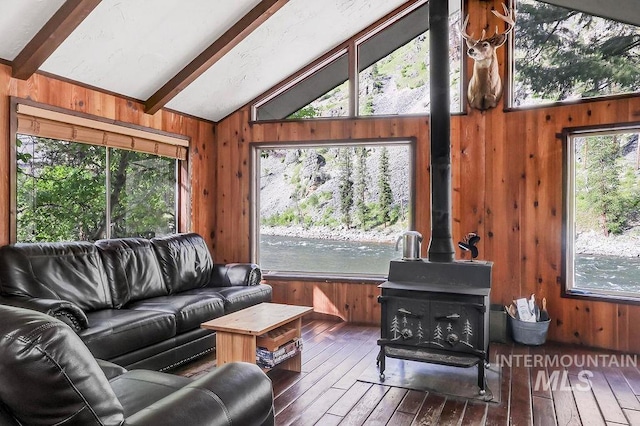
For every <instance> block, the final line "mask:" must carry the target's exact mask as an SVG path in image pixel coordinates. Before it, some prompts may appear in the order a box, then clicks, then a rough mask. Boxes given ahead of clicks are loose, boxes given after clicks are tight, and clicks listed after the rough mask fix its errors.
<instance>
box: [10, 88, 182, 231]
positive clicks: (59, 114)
mask: <svg viewBox="0 0 640 426" xmlns="http://www.w3.org/2000/svg"><path fill="white" fill-rule="evenodd" d="M9 103H10V120H9V137H10V152H9V163H10V164H9V173H10V176H9V194H10V196H9V198H10V201H9V203H10V205H9V243H15V242H17V235H18V230H17V226H18V223H17V194H18V191H17V164H16V162H17V146H16V138H17V135H18V133H21V132H20V130H19V124H18V119H19V117H20V115H21V112H20V110H22V114H23V117H24V116H25V115H26V114H25V111H27V112H28V113H30V114H31V116H32V117H37V116H42V117H40V118H38V119H42V120H49V121H54V122H56V123H57V124H58V125H60V126H65V125H66V126H69V128H71V129H73V128H74V127H76V128H79V127H82V128H83V129H84V130H87V131H90V132H94V134H97V133H100V134H103V135H107V137H106V138H105V139H104V141H105V142H106V143H101V144H96V143H89V144H90V145H96V146H106V147H111V148H118V149H130V150H136V149H134V148H133V146H134V145H135V143H136V141H140V142H142V143H143V145H144V146H145V148H148V147H149V146H152V147H153V146H160V145H162V146H165V147H168V152H169V153H171V152H173V153H175V155H166V154H164V153H159V152H158V151H155V152H154V150H156V149H157V148H152V149H151V150H149V149H146V150H145V149H137V151H139V152H145V153H148V154H155V155H161V156H164V157H170V158H174V159H175V160H177V163H176V232H185V231H186V230H188V229H189V228H190V217H191V205H190V203H189V202H188V201H189V198H190V197H189V193H190V189H191V188H190V184H189V175H190V161H189V149H188V147H189V146H190V144H191V138H190V137H189V136H185V135H181V134H177V133H170V132H165V131H162V130H158V129H154V128H151V127H145V126H140V125H135V124H131V123H126V122H122V121H118V120H111V119H108V118H105V117H100V116H96V115H92V114H87V113H83V112H79V111H74V110H69V109H65V108H60V107H56V106H53V105H47V104H43V103H40V102H34V101H32V100H30V99H24V98H18V97H14V96H11V97H10V98H9ZM52 118H53V119H54V120H51V119H52ZM72 131H73V130H72ZM26 134H29V133H26ZM110 134H112V135H115V136H118V137H119V140H122V138H125V139H126V140H128V141H129V146H128V147H123V146H121V144H115V143H114V144H110V143H109V136H108V135H110ZM31 135H32V136H41V137H48V136H47V135H46V134H45V135H39V134H31ZM55 138H56V139H59V138H58V137H55ZM68 141H69V142H77V143H87V142H86V141H84V142H83V141H80V140H68ZM149 144H151V145H149ZM165 150H166V148H165ZM178 156H180V157H178Z"/></svg>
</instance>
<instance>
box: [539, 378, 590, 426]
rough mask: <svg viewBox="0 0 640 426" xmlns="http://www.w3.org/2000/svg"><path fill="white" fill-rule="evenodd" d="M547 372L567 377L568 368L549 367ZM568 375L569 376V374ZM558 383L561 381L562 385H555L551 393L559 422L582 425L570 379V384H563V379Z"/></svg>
mask: <svg viewBox="0 0 640 426" xmlns="http://www.w3.org/2000/svg"><path fill="white" fill-rule="evenodd" d="M547 373H548V374H549V375H550V376H551V375H553V374H556V375H557V377H565V376H563V374H566V370H565V369H563V368H547ZM566 377H568V375H567V376H566ZM557 383H561V385H558V386H556V387H553V388H552V391H551V393H552V395H553V406H554V408H555V411H556V419H557V421H558V424H559V425H563V426H564V425H566V426H580V425H581V424H582V423H581V422H580V414H579V413H578V407H577V405H576V401H575V398H574V396H573V392H572V391H571V388H570V383H569V382H568V381H567V383H569V384H568V385H565V384H562V381H559V382H557Z"/></svg>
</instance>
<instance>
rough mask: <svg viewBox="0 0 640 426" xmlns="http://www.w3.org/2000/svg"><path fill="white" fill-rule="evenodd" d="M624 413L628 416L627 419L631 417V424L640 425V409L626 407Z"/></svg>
mask: <svg viewBox="0 0 640 426" xmlns="http://www.w3.org/2000/svg"><path fill="white" fill-rule="evenodd" d="M624 414H625V415H626V416H627V419H629V424H630V425H640V411H638V410H629V409H627V408H625V409H624Z"/></svg>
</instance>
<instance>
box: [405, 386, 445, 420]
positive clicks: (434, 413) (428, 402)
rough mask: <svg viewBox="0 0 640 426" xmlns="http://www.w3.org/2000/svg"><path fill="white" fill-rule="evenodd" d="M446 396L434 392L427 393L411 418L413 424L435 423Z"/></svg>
mask: <svg viewBox="0 0 640 426" xmlns="http://www.w3.org/2000/svg"><path fill="white" fill-rule="evenodd" d="M446 401H447V398H446V397H444V396H442V395H437V394H435V393H429V394H428V395H427V397H426V398H425V399H424V402H423V403H422V407H420V411H418V414H417V415H416V418H415V419H414V420H413V423H412V425H413V426H423V425H437V424H438V420H439V419H440V414H441V413H442V408H443V407H444V404H445V402H446Z"/></svg>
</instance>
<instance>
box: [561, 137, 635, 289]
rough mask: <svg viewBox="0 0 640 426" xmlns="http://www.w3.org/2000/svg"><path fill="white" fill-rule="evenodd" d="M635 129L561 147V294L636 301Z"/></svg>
mask: <svg viewBox="0 0 640 426" xmlns="http://www.w3.org/2000/svg"><path fill="white" fill-rule="evenodd" d="M639 135H640V126H638V127H631V128H624V129H602V130H600V131H590V132H588V133H575V134H571V135H570V136H569V137H568V139H567V140H568V143H567V154H568V155H567V170H568V173H567V175H568V179H567V194H568V196H567V197H566V199H567V213H568V214H567V230H568V232H567V243H566V250H567V255H566V259H567V265H566V271H567V274H566V275H567V290H568V291H569V292H571V293H575V294H591V295H607V296H613V297H616V296H618V297H633V298H638V297H640V282H639V281H638V270H640V148H639V144H638V136H639Z"/></svg>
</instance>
